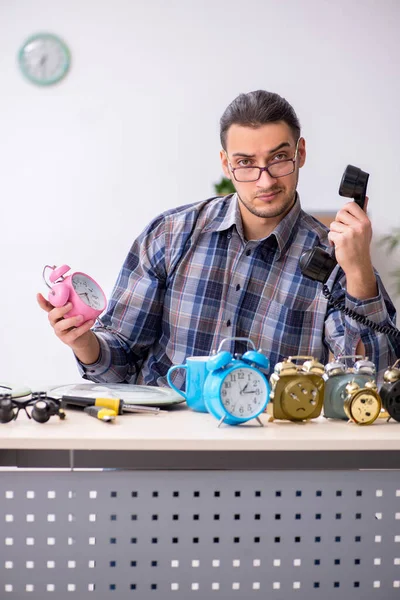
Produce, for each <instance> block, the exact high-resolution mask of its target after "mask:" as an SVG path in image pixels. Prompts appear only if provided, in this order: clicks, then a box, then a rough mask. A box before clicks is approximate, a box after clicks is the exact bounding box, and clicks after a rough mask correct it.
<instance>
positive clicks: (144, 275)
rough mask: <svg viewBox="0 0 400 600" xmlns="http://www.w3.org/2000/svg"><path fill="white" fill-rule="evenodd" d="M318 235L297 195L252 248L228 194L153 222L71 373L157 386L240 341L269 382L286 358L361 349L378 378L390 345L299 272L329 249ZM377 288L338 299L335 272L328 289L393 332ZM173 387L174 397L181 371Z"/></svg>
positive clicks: (388, 360)
mask: <svg viewBox="0 0 400 600" xmlns="http://www.w3.org/2000/svg"><path fill="white" fill-rule="evenodd" d="M327 234H328V229H327V228H326V227H325V226H324V225H322V224H321V223H320V222H319V221H317V220H316V219H314V218H313V217H312V216H310V215H308V214H307V213H305V212H304V211H303V210H302V209H301V206H300V199H299V197H298V196H297V201H296V202H295V205H294V207H293V208H292V210H291V211H290V212H289V213H288V214H287V215H286V217H285V218H284V219H283V220H282V221H281V222H280V223H279V224H278V226H277V227H276V229H275V230H274V231H273V232H272V233H271V234H270V235H269V236H268V237H266V238H264V239H262V240H253V241H246V239H245V237H244V235H243V228H242V221H241V217H240V211H239V207H238V200H237V196H236V195H235V194H234V195H232V196H228V197H224V198H213V199H210V200H206V201H204V202H200V203H196V204H190V205H186V206H180V207H178V208H176V209H173V210H169V211H167V212H165V213H163V214H161V215H160V216H158V217H157V218H156V219H154V220H153V221H152V222H151V223H150V225H148V227H146V229H145V230H144V231H143V233H142V234H141V235H140V236H139V237H138V239H137V240H136V241H135V242H134V243H133V245H132V248H131V250H130V252H129V254H128V256H127V258H126V260H125V262H124V264H123V266H122V269H121V272H120V274H119V277H118V280H117V282H116V285H115V288H114V290H113V293H112V296H111V299H110V301H109V305H108V308H107V311H106V313H105V314H104V315H103V316H102V317H101V319H99V321H98V322H97V323H96V325H95V327H94V328H93V331H94V332H95V333H96V335H97V336H98V339H99V342H100V349H101V350H100V358H99V360H98V361H97V362H96V363H94V364H93V365H82V364H81V363H79V367H80V370H81V373H82V374H83V377H84V378H87V379H91V380H93V381H95V382H99V383H100V382H107V383H112V382H114V383H115V382H127V383H137V384H144V385H167V381H166V373H167V371H168V369H169V367H171V365H174V364H181V363H184V362H185V358H186V357H187V356H196V355H197V356H204V355H209V354H210V353H211V352H212V351H213V350H216V349H217V348H218V346H219V344H220V342H221V340H222V339H224V338H225V337H230V336H239V337H248V338H250V339H251V340H252V341H253V342H254V344H255V345H256V347H257V348H261V349H262V351H264V353H265V354H266V355H267V356H268V358H269V360H270V373H271V372H272V370H273V368H274V366H275V364H276V363H277V362H280V361H281V360H282V359H283V358H285V357H288V356H293V355H307V356H308V355H311V356H313V357H315V358H317V359H319V360H320V361H321V362H322V363H324V364H325V363H326V362H327V361H328V356H329V350H331V351H332V352H333V354H334V355H337V354H355V350H356V346H357V343H358V342H359V340H360V339H361V340H362V342H363V343H364V345H365V350H366V355H367V356H368V357H369V358H370V359H371V360H373V361H374V362H375V364H376V367H377V370H378V371H379V379H381V377H382V374H383V371H384V370H385V369H386V368H387V367H388V366H389V365H391V364H393V362H394V360H395V355H396V354H398V355H400V348H399V346H400V343H399V342H397V341H396V342H394V340H393V338H392V340H391V339H390V338H389V337H387V336H386V335H384V334H379V333H378V334H377V333H374V332H373V331H372V330H370V329H368V328H366V327H365V326H363V325H361V324H359V323H357V322H356V321H354V320H352V319H350V318H349V317H346V316H344V315H343V313H341V312H339V311H338V310H334V309H332V307H328V303H327V300H326V298H325V297H324V296H323V294H322V285H321V284H319V283H317V282H314V281H311V280H310V279H307V278H305V277H304V276H303V275H302V273H301V271H300V269H299V258H300V256H301V254H302V252H304V251H305V250H308V249H309V248H311V247H313V246H315V245H322V246H323V247H324V248H325V249H329V243H328V238H327ZM377 279H378V288H379V295H378V296H377V297H375V298H371V299H368V300H363V301H361V300H356V299H355V298H352V297H351V296H349V295H348V294H347V293H346V291H345V276H344V273H343V271H342V269H340V268H339V267H338V266H337V267H335V269H334V271H333V272H332V274H331V277H330V279H329V281H328V282H327V285H328V286H329V288H330V290H331V291H332V293H333V294H334V296H335V298H337V299H342V300H343V302H345V304H346V306H348V307H349V308H353V309H355V310H357V312H359V313H361V314H363V315H366V316H367V317H368V318H369V319H371V320H372V321H374V322H376V323H378V324H380V325H387V324H394V322H395V309H394V307H393V305H392V303H391V301H390V299H389V297H388V295H387V292H386V290H385V289H384V286H383V285H382V282H381V281H380V279H379V277H378V278H377ZM246 348H247V345H246V343H244V342H236V343H235V342H231V343H230V344H229V343H228V342H226V344H225V345H224V350H230V351H231V352H239V353H242V352H244V351H245V350H246ZM350 364H353V363H352V362H351V363H350ZM174 381H175V384H176V385H177V387H180V388H181V387H183V385H184V373H183V372H182V371H178V373H177V377H176V379H175V380H174Z"/></svg>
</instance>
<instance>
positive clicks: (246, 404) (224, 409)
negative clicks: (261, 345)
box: [203, 337, 270, 427]
mask: <svg viewBox="0 0 400 600" xmlns="http://www.w3.org/2000/svg"><path fill="white" fill-rule="evenodd" d="M229 340H243V341H247V342H250V344H251V345H252V347H253V349H252V350H248V351H247V352H245V353H244V354H243V355H242V356H240V355H235V356H232V354H231V353H230V352H227V351H222V346H223V344H224V343H225V342H226V341H229ZM206 366H207V369H208V371H209V373H208V375H207V378H206V380H205V383H204V388H203V397H204V403H205V406H206V408H207V410H208V412H209V413H210V414H212V415H213V416H214V417H215V418H217V419H219V423H218V427H219V426H220V425H221V423H223V422H225V423H227V424H228V425H240V424H241V423H245V422H246V421H250V420H251V419H257V420H258V422H259V423H260V425H262V422H261V421H260V420H259V419H258V415H259V414H260V413H262V412H263V411H264V410H265V408H266V406H267V404H268V402H269V396H270V386H269V383H268V380H267V378H266V377H265V375H264V374H263V373H262V372H261V371H260V369H268V367H269V360H268V358H267V357H266V356H265V355H264V354H262V352H260V351H256V349H255V346H254V344H253V342H252V341H251V340H250V339H248V338H243V337H230V338H225V339H224V340H222V342H221V344H220V346H219V348H218V352H217V354H215V355H214V356H211V357H210V358H209V359H208V361H207V365H206Z"/></svg>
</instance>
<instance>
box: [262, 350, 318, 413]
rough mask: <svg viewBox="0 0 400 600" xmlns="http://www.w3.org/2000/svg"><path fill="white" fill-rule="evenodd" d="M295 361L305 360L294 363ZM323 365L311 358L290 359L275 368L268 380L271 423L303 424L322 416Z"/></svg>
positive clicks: (294, 357)
mask: <svg viewBox="0 0 400 600" xmlns="http://www.w3.org/2000/svg"><path fill="white" fill-rule="evenodd" d="M294 360H304V362H303V364H300V365H299V364H295V363H294V362H293V361H294ZM323 374H324V366H323V365H322V364H321V363H320V362H318V361H317V360H316V359H315V358H313V357H312V356H289V357H288V358H285V359H284V360H283V361H282V362H280V363H277V364H276V365H275V369H274V373H273V374H272V375H271V377H270V383H271V396H270V400H272V402H270V403H269V405H268V407H267V412H268V413H269V414H270V415H271V419H270V420H274V419H285V420H289V421H304V420H306V419H314V418H316V417H318V416H319V415H320V414H321V409H322V405H323V401H324V387H325V382H324V379H323V377H322V376H323Z"/></svg>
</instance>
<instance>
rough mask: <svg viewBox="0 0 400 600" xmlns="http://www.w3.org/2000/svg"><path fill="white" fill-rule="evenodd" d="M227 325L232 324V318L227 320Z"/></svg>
mask: <svg viewBox="0 0 400 600" xmlns="http://www.w3.org/2000/svg"><path fill="white" fill-rule="evenodd" d="M226 326H227V327H230V326H231V320H230V319H228V320H227V322H226Z"/></svg>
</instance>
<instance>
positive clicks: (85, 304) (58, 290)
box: [43, 265, 107, 321]
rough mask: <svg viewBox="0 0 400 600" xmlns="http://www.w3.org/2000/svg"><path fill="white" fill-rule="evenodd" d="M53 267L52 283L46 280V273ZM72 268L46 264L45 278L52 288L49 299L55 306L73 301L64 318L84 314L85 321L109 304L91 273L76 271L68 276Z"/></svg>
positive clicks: (97, 314)
mask: <svg viewBox="0 0 400 600" xmlns="http://www.w3.org/2000/svg"><path fill="white" fill-rule="evenodd" d="M47 269H51V273H50V275H49V281H50V283H51V284H52V285H50V284H49V283H48V282H47V281H46V277H45V273H46V270H47ZM69 270H70V267H69V266H68V265H62V266H61V267H55V266H54V267H50V265H46V266H45V267H44V269H43V279H44V282H45V284H46V285H47V287H49V288H50V292H49V295H48V300H49V302H50V304H52V305H53V306H56V307H59V306H65V305H66V304H67V303H68V302H71V303H72V308H71V310H70V311H68V313H67V314H66V315H64V318H66V319H68V318H69V317H76V316H77V315H82V316H83V319H84V321H88V320H89V319H95V318H97V317H98V316H99V315H100V314H101V313H102V312H103V310H104V309H105V308H106V306H107V299H106V296H105V294H104V292H103V290H102V289H101V287H100V286H99V284H98V283H96V282H95V281H94V279H92V278H91V277H89V275H85V273H80V272H79V271H75V272H73V273H71V274H70V275H68V276H66V277H65V275H66V273H67V272H68V271H69Z"/></svg>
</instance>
